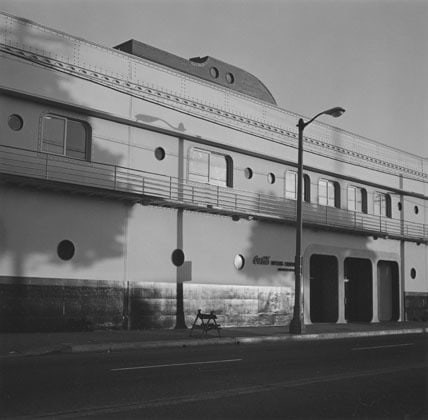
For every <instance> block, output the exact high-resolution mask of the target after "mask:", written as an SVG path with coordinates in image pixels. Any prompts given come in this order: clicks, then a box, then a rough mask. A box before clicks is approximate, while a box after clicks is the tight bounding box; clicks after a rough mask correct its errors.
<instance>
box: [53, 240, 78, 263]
mask: <svg viewBox="0 0 428 420" xmlns="http://www.w3.org/2000/svg"><path fill="white" fill-rule="evenodd" d="M74 252H75V248H74V244H73V242H71V241H69V240H67V239H65V240H63V241H61V242H60V243H59V244H58V248H57V253H58V257H59V258H61V259H62V260H64V261H68V260H71V259H72V258H73V257H74Z"/></svg>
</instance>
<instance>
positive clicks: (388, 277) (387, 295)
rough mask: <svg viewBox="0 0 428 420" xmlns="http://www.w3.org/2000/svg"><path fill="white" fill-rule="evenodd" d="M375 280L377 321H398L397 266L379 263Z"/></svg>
mask: <svg viewBox="0 0 428 420" xmlns="http://www.w3.org/2000/svg"><path fill="white" fill-rule="evenodd" d="M377 280H378V285H379V289H378V291H379V321H398V319H399V318H400V283H399V277H398V264H397V263H396V262H394V261H379V263H378V265H377Z"/></svg>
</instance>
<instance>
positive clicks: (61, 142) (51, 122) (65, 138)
mask: <svg viewBox="0 0 428 420" xmlns="http://www.w3.org/2000/svg"><path fill="white" fill-rule="evenodd" d="M89 150H90V149H89V127H88V125H87V124H86V123H83V122H80V121H76V120H71V119H68V118H65V117H59V116H56V115H55V116H54V115H46V116H44V117H43V121H42V151H44V152H47V153H54V154H57V155H63V156H69V157H72V158H76V159H82V160H85V159H86V160H89Z"/></svg>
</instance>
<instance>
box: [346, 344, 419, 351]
mask: <svg viewBox="0 0 428 420" xmlns="http://www.w3.org/2000/svg"><path fill="white" fill-rule="evenodd" d="M414 345H415V343H403V344H386V345H384V346H371V347H353V348H352V350H353V351H358V350H377V349H390V348H394V347H410V346H414Z"/></svg>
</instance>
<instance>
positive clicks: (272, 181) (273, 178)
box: [267, 172, 275, 184]
mask: <svg viewBox="0 0 428 420" xmlns="http://www.w3.org/2000/svg"><path fill="white" fill-rule="evenodd" d="M267 180H268V182H269V184H274V183H275V175H274V174H273V173H272V172H269V173H268V176H267Z"/></svg>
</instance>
